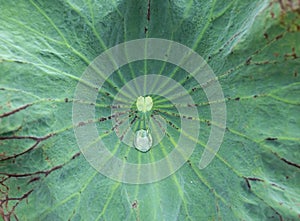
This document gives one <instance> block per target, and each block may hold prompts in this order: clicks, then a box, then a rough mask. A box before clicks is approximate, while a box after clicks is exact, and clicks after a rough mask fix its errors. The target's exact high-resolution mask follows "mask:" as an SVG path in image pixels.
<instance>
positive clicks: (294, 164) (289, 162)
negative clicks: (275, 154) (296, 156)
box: [280, 158, 300, 169]
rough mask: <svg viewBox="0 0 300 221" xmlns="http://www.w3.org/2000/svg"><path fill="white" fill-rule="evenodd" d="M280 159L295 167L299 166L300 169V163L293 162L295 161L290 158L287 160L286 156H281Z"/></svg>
mask: <svg viewBox="0 0 300 221" xmlns="http://www.w3.org/2000/svg"><path fill="white" fill-rule="evenodd" d="M280 159H281V160H282V161H283V162H285V163H287V164H288V165H291V166H293V167H297V168H299V169H300V165H299V164H296V163H293V162H291V161H289V160H287V159H285V158H280Z"/></svg>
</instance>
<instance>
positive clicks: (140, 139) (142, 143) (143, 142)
mask: <svg viewBox="0 0 300 221" xmlns="http://www.w3.org/2000/svg"><path fill="white" fill-rule="evenodd" d="M134 146H135V148H136V149H138V150H139V151H141V152H147V151H148V150H150V148H151V146H152V136H151V134H150V132H149V131H147V130H143V129H142V130H138V131H137V132H136V133H135V138H134Z"/></svg>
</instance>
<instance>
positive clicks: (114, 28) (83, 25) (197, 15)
mask: <svg viewBox="0 0 300 221" xmlns="http://www.w3.org/2000/svg"><path fill="white" fill-rule="evenodd" d="M0 5H1V7H0V21H1V22H0V215H1V217H2V219H3V220H5V221H7V220H22V221H26V220H30V221H31V220H43V221H44V220H51V221H53V220H55V221H59V220H74V221H75V220H142V221H147V220H149V221H150V220H151V221H152V220H195V221H199V220H205V221H206V220H259V221H261V220H298V219H299V217H300V200H299V199H300V188H299V183H300V174H299V172H300V151H299V148H300V137H299V134H300V127H299V125H300V115H299V113H300V80H299V73H300V68H299V67H300V44H299V39H300V31H299V30H300V26H299V24H300V5H299V2H298V1H296V0H294V1H287V0H282V1H278V2H277V1H271V0H270V1H268V0H255V1H241V0H231V1H225V0H218V1H217V0H209V1H204V0H201V1H200V0H199V1H193V0H187V1H182V0H175V1H157V0H152V1H151V0H149V1H146V0H141V1H134V0H128V1H120V0H118V1H108V0H86V1H84V0H68V1H67V0H65V1H63V0H53V1H45V0H18V1H17V0H11V1H5V0H0ZM139 38H162V39H169V40H172V41H175V42H178V43H181V44H183V45H186V46H187V47H189V48H192V49H193V50H195V51H196V52H197V53H198V54H199V55H201V56H202V57H203V58H204V59H205V60H206V61H207V62H208V64H209V65H210V67H211V68H212V70H213V71H214V73H215V75H216V76H217V80H218V81H219V83H220V85H221V87H222V89H223V93H224V96H225V101H226V108H227V125H226V126H227V127H226V132H225V136H224V140H223V143H222V145H221V148H220V151H219V152H218V153H217V155H216V157H215V158H214V159H213V161H212V162H211V163H210V164H209V165H208V167H206V168H205V169H202V170H200V169H199V168H198V164H199V159H200V158H201V155H202V153H203V151H204V148H205V145H206V142H207V139H208V137H209V134H210V128H211V125H212V124H214V122H212V121H211V113H210V105H208V103H207V100H206V98H205V93H204V92H203V91H202V90H201V88H199V87H197V85H196V84H195V82H194V81H193V79H192V78H190V79H187V78H186V73H185V72H184V71H183V70H177V69H176V68H175V67H174V65H170V64H167V63H164V62H161V61H160V62H159V61H151V60H147V61H140V62H134V63H133V64H130V65H127V66H124V67H122V68H121V69H120V70H119V72H116V73H114V74H113V75H112V76H111V77H110V78H109V79H108V80H107V81H106V82H105V84H104V86H103V88H102V90H101V91H100V92H99V97H98V98H97V105H98V106H97V105H96V107H95V110H96V118H99V119H100V118H101V117H106V119H103V121H102V122H97V124H96V125H97V127H98V130H99V133H100V134H101V135H100V136H103V142H106V143H107V144H109V148H110V150H111V151H112V152H113V153H114V154H115V156H117V157H120V158H122V159H123V160H126V161H128V162H138V163H143V162H153V161H156V160H159V159H162V158H163V157H164V156H165V155H166V154H168V153H169V152H170V151H171V149H172V147H173V143H172V141H174V142H176V139H177V138H178V136H179V132H180V119H179V117H178V115H176V110H175V109H174V107H173V106H172V105H170V103H168V102H167V101H165V102H164V103H161V106H159V105H157V104H155V102H157V101H163V98H162V97H159V96H156V97H153V108H152V109H153V110H156V111H160V112H161V116H162V117H163V119H164V120H165V121H166V131H167V132H166V133H167V135H168V136H165V137H164V138H163V140H162V141H161V142H160V143H159V144H158V146H157V147H153V148H152V149H151V150H150V151H148V152H147V153H141V152H139V151H137V150H135V149H134V148H131V149H130V148H128V147H126V146H125V145H124V144H121V143H120V142H119V141H118V138H117V137H116V135H115V134H114V133H113V132H111V131H108V133H106V132H107V128H110V129H111V119H108V117H109V116H110V114H111V112H110V109H109V108H107V106H109V105H110V104H111V103H112V101H113V99H114V98H115V97H116V96H117V93H118V91H120V89H121V88H122V86H123V85H124V84H125V83H126V82H128V81H130V80H131V79H133V78H134V77H135V76H142V75H144V74H148V73H159V74H161V75H164V76H167V77H170V76H172V78H173V79H174V80H176V81H177V82H181V84H182V86H183V87H184V88H185V89H186V90H189V91H190V95H191V96H192V97H193V99H194V101H195V102H196V103H197V104H198V105H197V109H198V111H199V119H197V120H200V124H201V129H200V135H199V138H198V144H197V147H196V148H195V151H194V152H193V154H192V156H191V157H190V159H189V160H188V161H187V162H186V163H185V164H184V165H183V166H182V167H181V168H180V169H179V170H178V171H176V172H175V173H174V174H173V175H171V176H169V177H168V178H166V179H164V180H161V181H158V182H154V183H149V184H140V185H138V184H136V185H134V184H125V183H121V182H116V181H113V180H111V179H109V178H107V177H105V176H104V175H102V174H101V173H99V172H98V171H96V170H95V169H94V168H93V167H92V166H91V165H90V164H89V163H88V162H87V160H86V159H85V158H84V156H83V155H82V154H81V152H80V150H79V148H78V145H77V142H76V138H75V135H74V131H73V129H74V127H75V126H76V125H73V123H72V102H73V96H74V92H75V89H76V85H77V84H78V82H80V78H81V76H82V74H83V72H84V70H85V69H86V68H87V66H88V65H89V64H90V62H91V61H92V60H93V59H95V58H96V57H97V56H98V55H100V54H101V53H102V52H104V51H105V50H106V49H108V48H111V47H113V46H115V45H117V44H119V43H122V42H126V41H129V40H133V39H139ZM156 86H157V87H159V85H156ZM131 108H132V109H134V108H136V107H135V106H133V107H131ZM174 111H175V113H174ZM141 119H142V117H141ZM136 127H139V124H138V123H137V124H136Z"/></svg>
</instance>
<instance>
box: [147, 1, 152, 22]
mask: <svg viewBox="0 0 300 221" xmlns="http://www.w3.org/2000/svg"><path fill="white" fill-rule="evenodd" d="M150 16H151V0H148V8H147V20H148V21H150Z"/></svg>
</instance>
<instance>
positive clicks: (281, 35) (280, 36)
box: [275, 34, 283, 40]
mask: <svg viewBox="0 0 300 221" xmlns="http://www.w3.org/2000/svg"><path fill="white" fill-rule="evenodd" d="M282 37H283V34H280V35H277V36H276V37H275V39H276V40H279V39H280V38H282Z"/></svg>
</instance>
